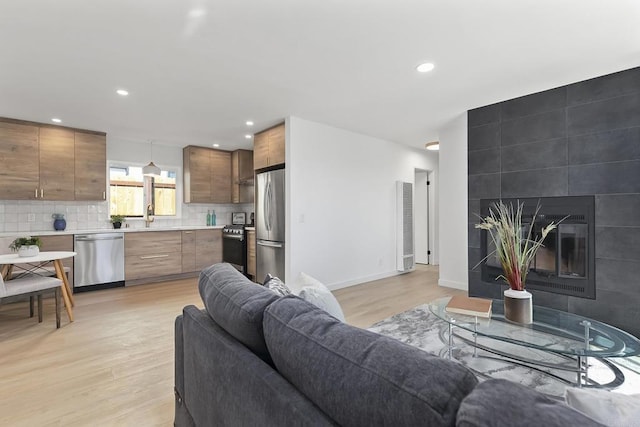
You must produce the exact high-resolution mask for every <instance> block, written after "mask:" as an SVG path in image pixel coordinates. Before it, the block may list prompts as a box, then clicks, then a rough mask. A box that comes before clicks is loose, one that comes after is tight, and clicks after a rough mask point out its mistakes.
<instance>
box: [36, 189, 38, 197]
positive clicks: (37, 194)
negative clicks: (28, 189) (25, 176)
mask: <svg viewBox="0 0 640 427" xmlns="http://www.w3.org/2000/svg"><path fill="white" fill-rule="evenodd" d="M37 198H38V189H37V188H36V199H37Z"/></svg>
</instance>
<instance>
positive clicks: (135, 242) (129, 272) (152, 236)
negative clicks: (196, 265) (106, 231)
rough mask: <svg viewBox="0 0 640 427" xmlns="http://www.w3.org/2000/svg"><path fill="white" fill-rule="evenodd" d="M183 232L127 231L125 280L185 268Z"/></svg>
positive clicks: (168, 273)
mask: <svg viewBox="0 0 640 427" xmlns="http://www.w3.org/2000/svg"><path fill="white" fill-rule="evenodd" d="M181 253H182V232H180V231H141V232H132V233H125V238H124V276H125V280H127V281H129V280H137V279H148V278H153V277H160V276H169V275H173V274H179V273H181V272H182V256H181Z"/></svg>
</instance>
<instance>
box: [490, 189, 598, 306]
mask: <svg viewBox="0 0 640 427" xmlns="http://www.w3.org/2000/svg"><path fill="white" fill-rule="evenodd" d="M499 201H500V200H499V199H483V200H481V201H480V213H481V215H482V216H483V217H485V216H487V215H488V214H489V208H490V207H493V206H494V205H495V204H496V203H498V202H499ZM502 202H503V203H504V204H506V205H507V206H509V205H510V204H512V205H513V206H514V207H516V206H517V203H522V204H523V212H522V231H521V232H522V233H523V236H524V237H526V233H527V232H528V231H529V226H530V224H531V223H532V222H533V224H534V227H533V231H532V233H533V235H534V236H535V237H538V236H540V234H541V233H542V229H543V228H544V227H546V226H547V225H548V224H549V223H551V222H552V221H553V222H555V223H558V222H559V221H561V222H560V224H559V225H558V227H557V228H556V229H555V230H552V231H551V232H550V233H549V234H548V235H547V237H546V239H545V240H544V246H543V247H541V248H540V249H539V250H538V252H537V254H536V257H535V259H534V260H533V262H532V263H531V266H530V270H529V274H528V276H527V283H526V287H527V288H528V289H535V290H540V291H545V292H552V293H557V294H562V295H571V296H576V297H582V298H590V299H595V297H596V291H595V244H594V243H595V224H594V222H595V213H594V205H595V203H594V197H593V196H575V197H544V198H527V199H502ZM538 206H540V209H539V210H538V213H537V216H536V217H535V218H534V214H535V213H536V208H537V207H538ZM481 248H482V259H485V258H486V259H485V261H484V262H483V263H482V280H483V281H485V282H493V281H496V278H498V277H499V276H500V275H501V274H502V268H501V267H500V261H499V259H498V257H497V255H496V254H495V246H494V245H493V242H492V241H491V239H490V238H488V232H487V231H485V230H482V231H481ZM491 254H492V255H491ZM487 255H489V256H487ZM498 282H499V283H501V282H502V281H500V280H498Z"/></svg>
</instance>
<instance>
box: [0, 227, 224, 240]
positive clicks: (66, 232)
mask: <svg viewBox="0 0 640 427" xmlns="http://www.w3.org/2000/svg"><path fill="white" fill-rule="evenodd" d="M223 227H224V225H213V226H206V225H179V226H173V227H153V225H152V226H151V227H149V228H125V227H123V228H119V229H114V228H98V229H91V230H64V231H54V230H42V231H33V230H32V231H6V232H3V233H0V237H20V236H64V235H74V234H93V233H137V232H147V231H181V230H207V229H212V230H220V229H222V228H223Z"/></svg>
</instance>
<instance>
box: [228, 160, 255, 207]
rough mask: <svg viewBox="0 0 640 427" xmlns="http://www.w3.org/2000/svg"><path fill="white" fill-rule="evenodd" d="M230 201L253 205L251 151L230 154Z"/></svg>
mask: <svg viewBox="0 0 640 427" xmlns="http://www.w3.org/2000/svg"><path fill="white" fill-rule="evenodd" d="M231 180H232V186H231V201H232V202H233V203H253V198H254V186H253V151H251V150H236V151H234V152H233V153H231Z"/></svg>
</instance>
